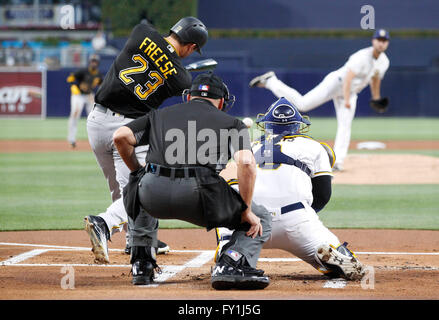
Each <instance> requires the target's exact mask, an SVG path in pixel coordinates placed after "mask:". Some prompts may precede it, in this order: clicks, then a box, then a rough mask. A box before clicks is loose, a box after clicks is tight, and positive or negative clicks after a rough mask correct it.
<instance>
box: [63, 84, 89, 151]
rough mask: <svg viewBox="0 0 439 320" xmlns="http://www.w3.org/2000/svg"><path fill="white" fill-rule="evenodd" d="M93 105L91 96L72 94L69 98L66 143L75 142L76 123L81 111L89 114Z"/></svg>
mask: <svg viewBox="0 0 439 320" xmlns="http://www.w3.org/2000/svg"><path fill="white" fill-rule="evenodd" d="M93 103H94V96H93V94H91V93H90V94H72V95H71V97H70V116H69V121H68V135H67V141H68V142H70V143H71V144H73V143H75V142H76V135H77V132H78V121H79V118H80V117H81V114H82V110H83V109H84V106H85V110H86V111H87V115H88V114H90V112H91V110H92V108H93Z"/></svg>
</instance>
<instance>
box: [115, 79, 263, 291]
mask: <svg viewBox="0 0 439 320" xmlns="http://www.w3.org/2000/svg"><path fill="white" fill-rule="evenodd" d="M187 98H188V100H189V101H188V102H185V103H181V104H177V105H174V106H170V107H167V108H163V109H160V110H155V111H152V112H150V113H149V114H148V115H147V116H144V117H142V118H139V119H137V120H134V121H132V122H130V123H129V124H127V125H126V126H124V127H121V128H120V129H118V130H117V131H116V132H115V134H114V144H115V145H116V147H117V149H118V151H119V154H120V155H121V157H122V159H123V160H124V161H125V163H126V164H127V166H128V168H130V170H131V176H130V182H129V184H128V185H127V187H126V188H125V189H124V204H125V207H126V209H127V213H128V216H129V223H130V226H131V227H132V230H133V231H132V239H131V241H132V243H131V247H132V248H133V250H132V254H131V263H132V265H133V266H132V273H133V284H147V283H150V282H151V281H152V280H153V277H154V268H156V267H157V264H156V260H155V251H154V250H155V249H154V247H155V242H156V241H157V226H156V225H155V222H154V221H151V220H153V219H152V218H151V216H153V217H155V218H159V219H179V220H184V221H188V222H190V223H193V224H196V225H199V226H203V227H206V228H207V230H210V229H212V228H215V227H220V226H224V227H228V228H231V229H235V230H236V231H235V232H234V233H233V235H232V238H231V241H230V242H229V244H228V246H227V248H226V249H225V250H223V251H222V252H223V254H222V255H221V257H220V259H219V260H217V264H216V266H215V268H214V269H213V272H212V279H211V282H212V286H213V287H214V288H215V289H230V288H240V289H262V288H265V287H266V286H267V285H268V284H269V279H268V277H266V276H264V275H263V274H264V271H263V270H258V269H255V267H256V263H257V260H258V257H259V254H260V251H261V248H262V245H263V243H264V242H265V241H267V239H268V237H269V235H270V233H271V216H270V214H269V212H268V211H267V210H266V209H265V208H264V207H262V206H258V205H256V204H255V203H252V196H253V188H254V182H255V177H256V165H255V159H254V156H253V153H252V151H251V146H250V138H249V134H248V130H247V127H246V126H245V125H244V123H242V122H241V121H240V120H238V119H236V118H234V117H232V116H230V115H228V114H226V113H225V112H221V110H222V111H224V109H225V108H226V107H227V104H228V103H229V102H230V101H231V100H233V99H230V96H229V92H228V89H227V86H226V85H225V84H224V83H223V81H222V80H221V79H220V78H219V77H218V76H216V75H214V74H213V73H205V74H201V75H199V76H198V77H196V78H195V79H194V81H193V83H192V86H191V89H190V91H189V94H188V96H187ZM147 144H149V147H150V149H149V152H148V155H147V157H146V166H145V167H141V166H140V164H139V163H138V161H137V159H136V157H135V153H134V147H136V146H139V145H147ZM231 156H233V158H234V160H235V161H236V163H237V167H238V181H239V190H240V194H239V193H238V192H236V191H235V190H233V189H232V188H231V187H230V186H229V185H228V184H227V183H226V182H225V180H224V179H223V178H222V177H220V176H219V175H218V173H219V172H220V171H221V170H222V169H223V168H224V167H225V165H226V164H227V162H228V160H229V159H230V158H231ZM142 208H143V209H144V210H142Z"/></svg>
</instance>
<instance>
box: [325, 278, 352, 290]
mask: <svg viewBox="0 0 439 320" xmlns="http://www.w3.org/2000/svg"><path fill="white" fill-rule="evenodd" d="M347 284H348V281H347V280H345V279H342V278H337V279H331V280H328V281H326V282H325V283H324V284H323V288H330V289H343V288H344V287H346V286H347Z"/></svg>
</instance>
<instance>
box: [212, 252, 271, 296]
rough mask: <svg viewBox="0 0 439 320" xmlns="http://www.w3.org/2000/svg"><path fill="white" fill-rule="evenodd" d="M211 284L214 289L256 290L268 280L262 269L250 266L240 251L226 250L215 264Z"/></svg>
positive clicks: (261, 287) (267, 283)
mask: <svg viewBox="0 0 439 320" xmlns="http://www.w3.org/2000/svg"><path fill="white" fill-rule="evenodd" d="M211 284H212V287H213V288H214V289H216V290H228V289H241V290H257V289H264V288H265V287H267V286H268V285H269V284H270V280H269V278H268V277H267V276H264V271H263V270H259V269H255V268H252V267H250V266H249V265H248V264H247V262H246V260H245V257H243V256H242V255H241V254H240V253H238V252H236V251H233V250H228V251H227V252H225V253H224V254H222V256H221V258H220V260H219V262H218V263H217V264H216V265H215V268H214V269H213V272H212V276H211Z"/></svg>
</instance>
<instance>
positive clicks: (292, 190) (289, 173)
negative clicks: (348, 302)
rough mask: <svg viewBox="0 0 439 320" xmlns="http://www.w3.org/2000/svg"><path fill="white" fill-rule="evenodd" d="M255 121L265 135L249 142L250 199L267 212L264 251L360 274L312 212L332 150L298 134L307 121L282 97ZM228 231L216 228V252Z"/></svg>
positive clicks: (327, 178)
mask: <svg viewBox="0 0 439 320" xmlns="http://www.w3.org/2000/svg"><path fill="white" fill-rule="evenodd" d="M257 123H259V124H262V125H263V126H264V129H265V135H263V136H262V137H261V139H260V141H257V142H255V143H254V146H253V152H254V154H255V158H256V162H257V164H258V166H257V175H256V183H255V189H254V194H253V201H254V202H255V203H256V204H258V205H262V206H264V207H266V208H267V210H268V211H269V212H271V214H272V234H271V237H270V239H269V240H268V241H267V242H266V243H265V245H264V249H267V248H275V249H283V250H286V251H288V252H290V253H292V254H294V255H295V256H297V257H299V258H300V259H302V260H303V261H305V262H307V263H308V264H310V265H311V266H313V267H314V268H315V269H317V270H318V271H320V272H322V273H324V274H326V275H328V276H331V277H344V278H346V279H350V280H356V279H360V278H362V276H363V274H364V268H363V266H362V264H361V263H360V262H359V261H358V259H357V258H356V257H355V255H354V254H353V253H352V252H351V251H350V250H349V249H347V247H346V243H344V244H341V242H340V241H339V239H338V238H337V236H336V235H335V234H333V233H332V232H331V231H330V230H329V229H328V228H326V227H325V226H324V225H323V223H322V222H321V221H320V219H319V217H318V215H317V212H319V211H320V210H322V209H323V208H324V206H325V205H326V204H327V203H328V201H329V200H330V197H331V179H332V169H331V167H332V165H333V163H334V153H333V151H332V149H331V148H330V147H329V146H328V145H326V144H324V143H319V142H317V141H316V140H314V139H312V138H311V137H309V136H307V135H304V134H302V133H301V132H303V131H304V130H305V128H306V127H307V126H309V125H310V122H309V120H308V119H306V118H303V117H302V116H301V115H300V113H299V111H298V110H297V109H296V108H295V106H294V105H292V104H291V103H290V102H289V101H288V100H286V99H285V98H281V99H279V100H277V101H276V102H275V103H274V104H273V105H272V106H270V108H269V109H268V111H267V113H266V114H265V115H264V116H263V117H262V118H259V119H258V120H257ZM231 183H232V184H236V182H233V181H232V182H231ZM229 235H230V230H228V229H225V228H219V229H217V240H218V244H219V245H218V249H217V252H220V250H221V248H222V246H223V245H224V244H225V243H227V240H228V238H229Z"/></svg>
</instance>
